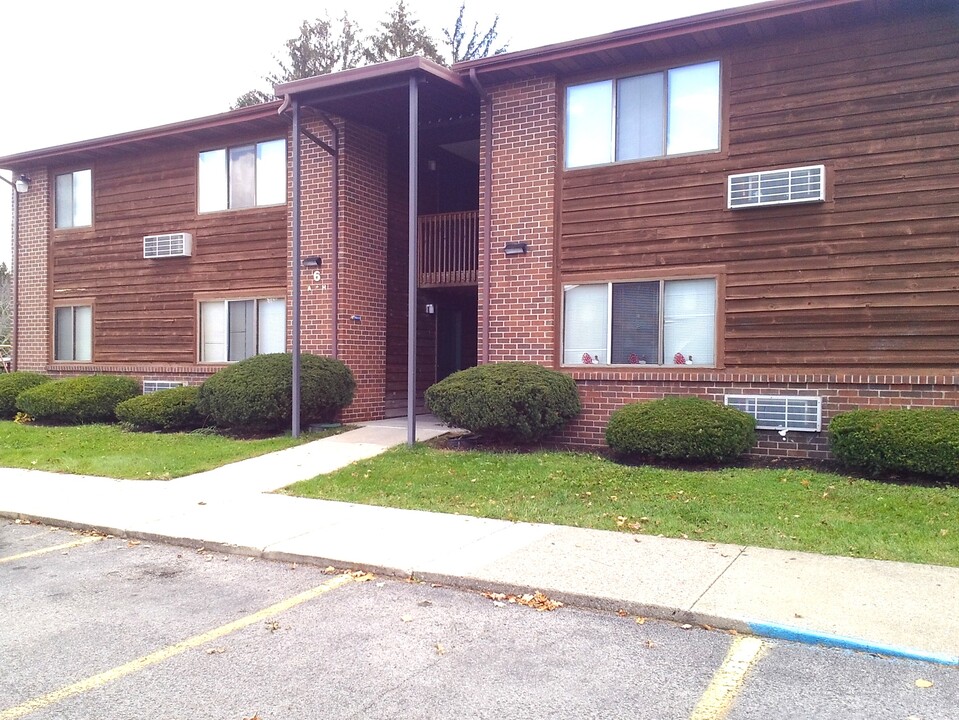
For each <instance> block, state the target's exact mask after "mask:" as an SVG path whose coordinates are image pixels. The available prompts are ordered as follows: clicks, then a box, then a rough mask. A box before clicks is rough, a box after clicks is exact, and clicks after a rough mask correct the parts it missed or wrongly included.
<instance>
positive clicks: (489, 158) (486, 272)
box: [470, 68, 493, 363]
mask: <svg viewBox="0 0 959 720" xmlns="http://www.w3.org/2000/svg"><path fill="white" fill-rule="evenodd" d="M470 81H471V82H472V83H473V86H474V87H475V88H476V91H477V92H478V93H479V94H480V98H482V100H483V104H484V105H485V106H486V135H485V137H484V138H483V169H484V172H483V175H484V177H485V178H486V205H485V206H484V207H483V353H482V359H483V362H484V363H488V362H489V329H490V321H489V309H490V297H489V294H490V262H491V260H492V257H491V252H490V243H491V228H492V225H493V193H492V192H491V191H492V187H493V98H492V97H490V94H489V93H488V92H486V89H485V88H484V87H483V86H482V85H480V81H479V78H478V77H477V76H476V68H470Z"/></svg>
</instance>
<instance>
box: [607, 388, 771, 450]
mask: <svg viewBox="0 0 959 720" xmlns="http://www.w3.org/2000/svg"><path fill="white" fill-rule="evenodd" d="M755 442H756V421H755V419H754V418H753V417H752V416H751V415H747V414H746V413H744V412H742V411H740V410H736V409H735V408H731V407H726V406H724V405H720V404H718V403H714V402H710V401H709V400H704V399H702V398H698V397H668V398H664V399H662V400H653V401H650V402H639V403H631V404H629V405H624V406H623V407H621V408H619V409H618V410H616V411H615V412H614V413H613V414H612V416H610V418H609V424H608V425H607V426H606V443H607V444H608V445H609V447H610V448H611V449H612V450H613V451H614V452H616V453H618V454H620V455H627V456H629V455H633V456H641V457H650V458H658V459H661V460H696V461H713V462H723V461H728V460H732V459H734V458H736V457H738V456H740V455H742V454H743V453H744V452H746V451H747V450H749V448H751V447H752V446H753V444H754V443H755Z"/></svg>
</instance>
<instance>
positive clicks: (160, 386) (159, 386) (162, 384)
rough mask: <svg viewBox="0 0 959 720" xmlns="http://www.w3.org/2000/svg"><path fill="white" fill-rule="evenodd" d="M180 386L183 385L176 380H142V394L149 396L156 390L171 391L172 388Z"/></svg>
mask: <svg viewBox="0 0 959 720" xmlns="http://www.w3.org/2000/svg"><path fill="white" fill-rule="evenodd" d="M182 386H183V383H182V382H180V381H178V380H144V381H143V394H144V395H149V394H150V393H155V392H157V391H158V390H172V389H173V388H178V387H182Z"/></svg>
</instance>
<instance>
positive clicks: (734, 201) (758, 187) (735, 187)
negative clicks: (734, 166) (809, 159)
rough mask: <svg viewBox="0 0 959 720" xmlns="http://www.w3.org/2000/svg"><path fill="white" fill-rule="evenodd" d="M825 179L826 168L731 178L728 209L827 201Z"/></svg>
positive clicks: (745, 174)
mask: <svg viewBox="0 0 959 720" xmlns="http://www.w3.org/2000/svg"><path fill="white" fill-rule="evenodd" d="M825 178H826V168H825V166H823V165H809V166H806V167H797V168H784V169H782V170H764V171H763V172H755V173H744V174H742V175H730V176H729V208H730V209H731V210H735V209H738V208H751V207H764V206H766V205H788V204H791V203H805V202H822V201H823V200H825V199H826V195H825Z"/></svg>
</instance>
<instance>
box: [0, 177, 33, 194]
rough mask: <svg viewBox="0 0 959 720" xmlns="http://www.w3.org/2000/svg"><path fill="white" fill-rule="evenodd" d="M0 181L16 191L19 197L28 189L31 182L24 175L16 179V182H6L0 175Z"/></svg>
mask: <svg viewBox="0 0 959 720" xmlns="http://www.w3.org/2000/svg"><path fill="white" fill-rule="evenodd" d="M0 180H3V181H4V182H5V183H6V184H7V185H9V186H10V187H12V188H15V189H16V191H17V192H18V193H20V194H21V195H23V193H25V192H26V191H27V190H29V189H30V183H31V182H32V180H30V178H28V177H27V176H26V175H21V176H20V177H18V178H17V179H16V182H14V181H13V180H7V179H6V178H5V177H3V175H0Z"/></svg>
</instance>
